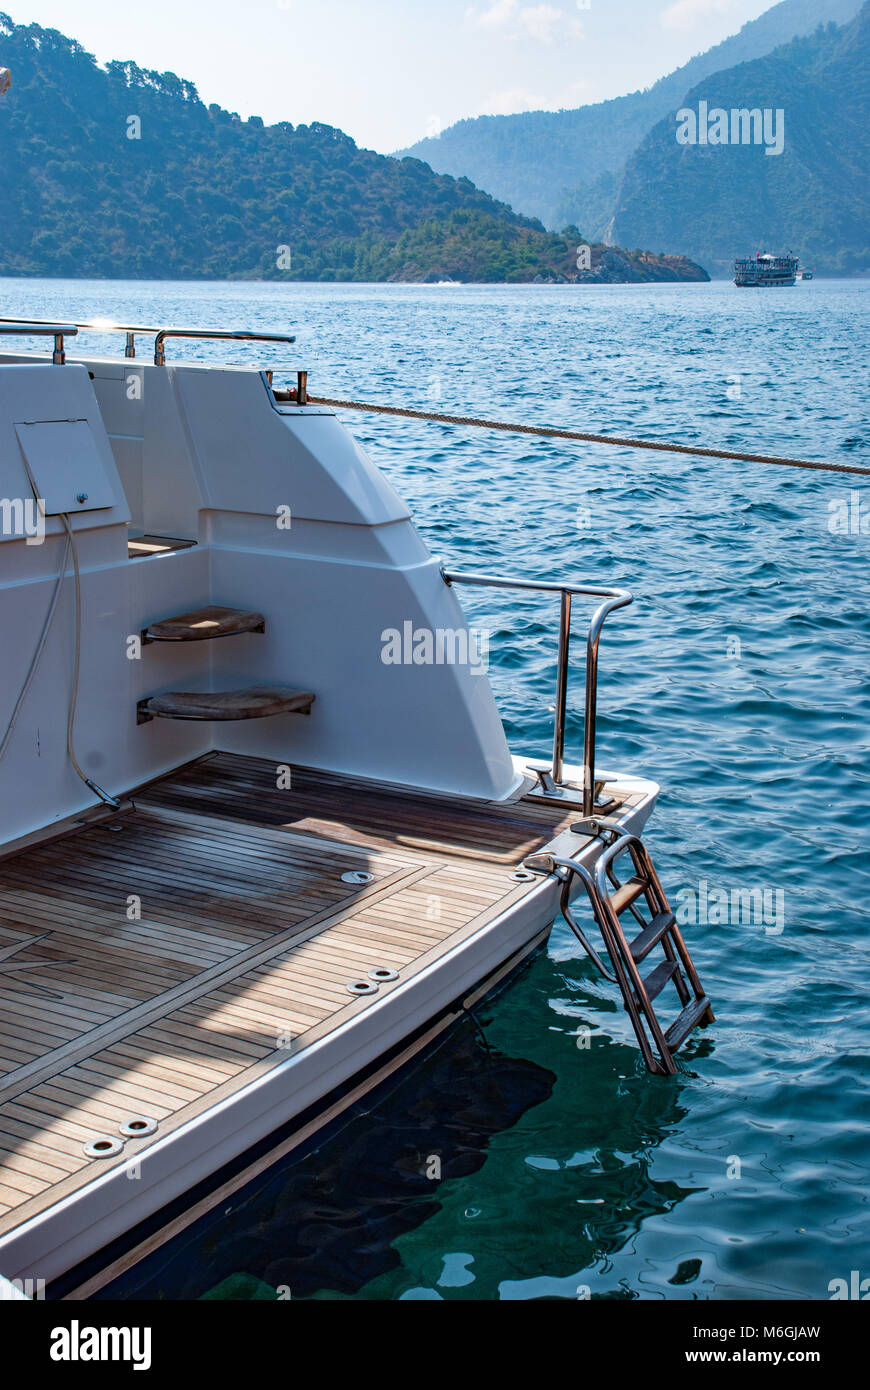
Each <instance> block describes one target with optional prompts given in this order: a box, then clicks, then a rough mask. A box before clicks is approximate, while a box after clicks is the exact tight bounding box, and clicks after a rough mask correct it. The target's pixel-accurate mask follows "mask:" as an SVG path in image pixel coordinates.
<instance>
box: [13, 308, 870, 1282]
mask: <svg viewBox="0 0 870 1390" xmlns="http://www.w3.org/2000/svg"><path fill="white" fill-rule="evenodd" d="M0 286H2V292H3V303H4V305H5V306H6V307H5V309H4V312H5V313H6V314H7V315H10V314H16V313H17V314H21V315H23V316H27V317H40V316H45V317H52V316H58V317H78V316H84V317H92V316H94V315H97V314H103V315H107V316H117V317H119V318H121V319H126V320H127V321H130V320H132V321H140V322H146V323H148V322H160V323H163V322H167V323H168V322H176V323H179V322H180V323H190V324H195V325H200V326H203V325H208V326H213V327H260V328H262V329H271V330H277V331H280V330H283V329H285V328H287V327H288V326H290V325H292V326H293V327H294V328H295V330H296V331H297V333H298V335H299V342H298V347H297V348H296V349H294V350H293V357H292V361H291V360H290V359H285V358H282V357H280V355H279V354H274V355H273V358H272V360H273V361H274V364H275V366H276V370H277V372H278V375H279V376H280V369H281V366H282V365H284V364H286V363H287V362H288V361H289V362H290V365H291V366H292V368H293V369H294V370H295V367H296V366H307V367H308V368H309V369H310V371H311V373H312V376H311V389H312V391H313V392H315V393H317V392H318V391H320V392H322V393H323V394H328V395H339V396H340V395H353V396H354V397H355V398H357V399H374V400H381V401H385V402H389V403H393V404H395V403H406V404H411V405H414V406H417V407H422V408H425V407H427V406H432V407H433V408H434V409H436V410H443V411H448V412H458V413H468V414H476V413H477V414H486V415H487V416H489V417H501V418H505V419H511V420H515V421H527V420H533V421H538V422H544V423H552V424H557V425H558V424H561V425H573V426H576V427H579V428H581V429H588V430H591V431H601V432H610V433H616V434H620V433H622V434H627V433H631V434H633V435H635V436H637V435H640V436H644V435H646V436H650V437H653V438H657V439H667V440H679V441H682V442H688V443H699V444H707V445H721V446H723V447H725V448H746V449H749V450H751V451H753V452H758V453H782V454H789V455H797V456H803V457H806V458H815V459H827V460H830V461H833V462H838V461H839V462H847V463H853V464H863V465H865V466H867V465H868V464H870V402H868V390H867V382H868V373H867V364H868V360H870V358H868V350H870V312H868V311H870V283H867V282H864V283H857V282H851V283H847V282H826V281H823V280H817V281H814V282H813V284H812V285H809V284H808V285H798V286H796V287H795V288H794V289H792V290H788V291H786V292H785V293H777V294H773V293H770V294H764V293H762V292H757V293H753V292H751V291H742V292H741V291H737V290H736V289H734V287H733V286H732V285H730V284H713V285H697V286H695V285H692V286H631V287H609V288H590V289H588V290H586V291H579V290H576V289H572V288H571V287H540V288H538V287H527V288H509V289H508V288H473V287H456V288H453V287H406V286H285V285H262V284H252V285H248V284H245V285H242V284H235V285H223V284H221V285H188V284H183V285H182V284H108V283H94V284H86V283H83V282H63V281H30V282H23V281H4V282H0ZM115 350H117V342H116V344H115ZM176 351H179V350H178V349H176ZM246 351H247V350H246V349H239V350H238V352H237V353H235V354H234V355H235V357H236V360H246ZM184 355H185V356H189V355H191V354H190V353H189V352H188V351H187V350H185V352H184ZM201 355H203V356H206V357H207V356H210V355H217V353H213V352H212V351H211V350H209V349H202V350H201ZM260 355H261V354H258V356H260ZM347 423H348V424H349V425H351V427H352V428H353V429H354V431H355V432H356V433H357V435H358V437H360V438H361V439H362V440H363V441H364V442H365V444H366V445H367V447H368V448H369V449H370V450H371V452H372V454H373V455H374V457H375V459H376V461H377V462H378V464H379V465H380V466H381V467H382V468H383V469H384V471H385V472H386V473H387V475H388V476H389V477H390V478H391V480H392V481H393V482H394V483H395V485H396V486H397V488H398V490H399V491H400V492H401V493H402V494H403V495H404V496H405V497H406V498H407V500H408V502H409V503H410V504H411V506H412V508H413V510H414V512H415V514H416V517H417V520H418V522H419V525H420V527H421V529H422V531H423V533H424V535H425V537H426V539H427V541H428V542H429V544H430V545H431V546H432V548H433V549H434V550H435V551H436V553H439V554H442V555H444V556H445V557H446V558H447V559H449V560H450V561H451V562H452V563H454V564H459V563H462V564H464V565H470V564H472V563H473V564H475V565H480V566H481V567H484V566H485V567H486V568H490V569H493V570H497V571H501V572H508V571H514V572H516V571H520V572H523V573H525V574H528V575H535V576H539V577H546V578H553V577H561V576H571V577H574V578H577V579H581V580H589V581H594V582H601V583H607V584H613V583H615V584H620V585H627V586H628V587H629V588H631V589H632V590H633V592H634V594H635V599H636V602H635V605H634V606H633V607H632V608H631V609H630V610H628V612H626V613H622V614H618V615H616V617H615V618H614V619H612V620H611V623H612V626H611V627H610V628H609V630H608V632H607V634H606V638H605V644H604V646H603V649H602V658H603V685H602V691H601V729H600V752H599V761H600V762H601V763H603V764H604V765H605V766H611V767H618V768H621V769H631V770H636V771H637V772H639V773H642V774H644V775H647V776H650V777H653V778H655V779H656V780H657V781H659V782H660V783H661V784H662V788H663V792H662V797H661V801H660V804H659V809H658V811H657V813H656V815H655V817H654V819H653V821H652V823H651V825H650V829H649V835H648V839H649V841H650V843H651V845H652V848H653V851H654V855H655V858H656V860H657V863H658V865H659V868H660V871H661V874H662V877H663V879H664V882H665V885H666V887H667V888H668V890H669V891H670V893H671V895H672V898H673V897H675V896H676V895H677V893H678V891H679V890H686V889H689V888H692V889H694V890H695V891H698V885H699V884H700V883H701V882H702V881H703V882H705V883H706V884H707V885H708V892H711V893H712V890H713V889H725V890H726V891H728V892H729V893H730V892H731V890H733V889H741V888H760V889H762V890H767V891H768V893H769V895H770V896H769V898H768V905H769V908H770V911H769V913H768V916H767V920H766V922H755V923H753V924H747V923H743V924H741V923H739V922H735V921H733V920H732V921H723V922H718V921H715V920H714V921H707V922H706V923H699V924H697V925H695V926H692V925H688V926H687V928H686V932H687V936H688V938H689V940H690V944H691V947H692V949H693V951H694V954H695V959H696V962H697V964H698V967H699V970H700V973H701V976H702V979H703V980H704V981H705V983H706V985H707V988H708V990H709V992H710V993H711V995H712V996H713V999H714V1003H715V1008H716V1013H717V1023H716V1025H715V1027H713V1028H711V1029H710V1030H709V1031H708V1032H707V1033H706V1034H702V1035H696V1041H695V1042H693V1043H692V1045H691V1046H690V1047H688V1048H687V1049H686V1050H685V1051H684V1053H683V1054H682V1060H681V1064H680V1075H679V1077H678V1078H677V1079H676V1081H674V1082H671V1081H667V1080H662V1079H657V1078H650V1077H648V1076H647V1075H646V1073H645V1071H643V1069H642V1067H641V1065H640V1063H639V1060H638V1057H637V1054H636V1051H635V1049H634V1047H633V1046H632V1045H631V1042H632V1040H631V1038H630V1034H629V1030H628V1025H627V1020H626V1019H625V1016H624V1015H623V1013H622V1011H621V1009H618V1008H617V1007H616V1003H615V1000H614V997H613V993H612V991H611V989H610V987H608V986H606V985H604V984H603V983H601V982H599V981H598V979H597V978H596V977H595V976H594V974H593V971H592V968H591V966H590V965H589V964H588V962H587V961H586V959H585V958H584V957H583V955H582V954H581V953H580V950H579V947H577V945H576V944H575V942H574V939H573V937H572V936H571V934H570V933H569V931H568V929H567V927H566V926H565V924H564V923H557V925H556V927H555V929H554V931H553V934H552V937H551V940H550V945H549V948H548V951H547V952H546V954H542V955H541V956H540V957H538V958H537V959H536V961H535V962H534V963H533V964H532V966H531V968H530V969H529V970H528V971H527V972H526V973H525V974H524V975H523V976H522V977H521V978H520V979H519V980H518V981H517V982H516V983H515V984H514V985H513V986H512V987H511V988H510V989H509V990H508V991H506V992H505V993H504V994H503V995H501V996H500V997H499V998H498V999H497V1000H496V1001H494V1002H493V1003H492V1004H491V1005H488V1006H487V1007H486V1009H485V1010H484V1011H483V1012H482V1022H483V1024H484V1026H485V1032H486V1036H487V1039H488V1042H489V1045H490V1048H491V1049H492V1056H491V1057H490V1058H489V1059H488V1060H487V1058H486V1055H485V1054H484V1052H483V1049H482V1046H481V1045H480V1044H479V1042H478V1040H477V1038H476V1036H475V1035H474V1032H473V1029H471V1028H470V1026H469V1030H467V1036H466V1035H462V1036H456V1037H454V1038H453V1039H451V1040H450V1041H449V1042H448V1043H447V1044H445V1046H444V1047H443V1048H442V1049H441V1050H440V1052H439V1053H438V1054H437V1056H435V1057H433V1058H430V1059H428V1060H426V1061H425V1062H423V1063H422V1065H420V1066H419V1067H418V1068H417V1069H415V1071H414V1072H412V1073H411V1074H410V1075H408V1076H406V1077H404V1078H403V1079H402V1080H401V1083H400V1084H399V1085H398V1086H397V1088H396V1089H395V1090H394V1093H393V1094H392V1095H391V1096H387V1097H385V1098H381V1099H380V1100H379V1102H378V1105H377V1107H376V1108H375V1109H374V1110H373V1111H370V1112H365V1111H363V1112H360V1113H354V1115H353V1116H352V1117H351V1119H350V1120H349V1121H348V1122H347V1123H346V1124H345V1125H344V1126H343V1127H342V1128H341V1130H340V1131H339V1132H338V1133H336V1134H335V1135H331V1136H330V1137H329V1138H328V1140H327V1142H326V1143H325V1144H324V1145H323V1146H321V1148H320V1149H319V1151H318V1152H316V1153H314V1154H311V1155H309V1156H308V1157H307V1158H305V1159H304V1160H302V1162H301V1163H297V1165H296V1166H295V1167H290V1168H287V1169H284V1170H280V1171H279V1172H278V1173H277V1174H273V1175H271V1177H270V1178H269V1179H268V1180H264V1181H263V1182H262V1183H260V1184H259V1185H257V1186H256V1187H255V1188H252V1189H251V1191H250V1192H248V1193H247V1194H245V1195H244V1196H242V1197H237V1198H234V1199H233V1202H232V1210H231V1211H230V1212H229V1213H227V1212H225V1211H222V1212H220V1213H219V1214H218V1215H217V1216H216V1217H215V1218H213V1219H212V1220H211V1221H210V1222H206V1223H200V1225H199V1226H197V1227H195V1228H193V1231H192V1232H190V1233H188V1235H187V1236H186V1237H184V1238H182V1239H180V1240H179V1241H177V1242H176V1243H175V1244H174V1245H173V1246H170V1247H168V1248H167V1249H166V1250H164V1251H163V1252H162V1253H161V1254H160V1255H159V1256H158V1257H155V1258H154V1259H152V1260H151V1261H149V1262H148V1263H147V1264H146V1265H144V1266H142V1267H141V1269H140V1270H139V1271H138V1272H137V1273H136V1274H134V1275H133V1276H130V1277H128V1279H127V1281H126V1282H125V1283H123V1284H121V1285H119V1286H116V1289H115V1292H116V1293H118V1294H119V1295H123V1296H142V1295H146V1296H147V1295H152V1296H153V1295H154V1294H155V1293H157V1292H159V1293H161V1294H163V1295H164V1296H167V1297H182V1296H183V1297H196V1296H200V1295H202V1294H203V1293H205V1292H206V1291H208V1290H209V1289H212V1288H214V1286H216V1285H221V1283H222V1281H225V1280H226V1279H227V1278H228V1277H229V1276H232V1275H240V1274H244V1275H246V1276H247V1281H245V1280H243V1281H242V1282H241V1283H239V1282H238V1281H236V1283H235V1284H233V1283H230V1284H224V1288H223V1292H224V1293H232V1292H233V1290H235V1292H236V1293H237V1294H240V1291H241V1290H242V1289H246V1290H247V1291H248V1292H250V1289H251V1288H256V1287H258V1285H257V1282H256V1281H261V1283H262V1284H266V1285H271V1286H272V1287H274V1286H275V1285H276V1284H278V1283H283V1284H286V1285H288V1286H289V1287H290V1288H291V1289H292V1290H294V1296H301V1297H321V1298H335V1297H357V1298H381V1299H393V1298H402V1297H404V1298H439V1297H440V1298H444V1299H452V1298H465V1299H468V1298H470V1299H496V1298H507V1299H513V1298H540V1297H555V1298H576V1297H577V1291H578V1288H581V1289H582V1288H583V1287H584V1286H586V1287H588V1288H589V1289H590V1290H591V1292H592V1294H593V1296H598V1295H600V1296H609V1297H640V1298H663V1297H664V1298H672V1299H673V1298H702V1299H703V1298H717V1299H727V1298H758V1299H767V1298H787V1299H788V1298H809V1297H821V1298H826V1297H828V1284H829V1281H830V1280H832V1279H834V1278H837V1277H848V1275H849V1272H850V1271H851V1270H853V1269H858V1270H860V1271H862V1274H863V1276H864V1277H870V1239H868V1228H870V1221H868V1214H870V1213H868V1142H867V1140H868V1113H870V1106H868V1100H870V1055H868V1028H867V1025H868V985H870V945H868V925H870V916H868V886H870V880H868V838H870V813H868V804H870V794H868V793H870V776H868V742H870V738H868V713H870V698H868V672H870V661H868V655H870V620H868V613H867V599H868V588H870V585H868V560H870V480H863V479H851V480H850V479H849V478H847V477H844V476H839V477H838V476H836V475H833V474H825V473H807V472H797V471H792V470H786V469H778V468H773V467H762V466H760V465H750V464H741V463H728V462H710V461H707V462H705V461H701V460H696V459H692V458H690V457H679V456H675V457H669V456H666V455H659V454H649V453H641V452H632V451H625V450H614V449H609V448H605V447H603V446H595V447H590V446H585V445H580V444H576V445H575V444H564V443H559V442H545V441H541V440H535V441H530V440H526V439H522V438H517V437H511V436H508V435H495V434H489V433H483V432H478V431H470V430H468V431H465V430H460V429H453V428H450V427H446V426H445V427H442V426H437V425H419V424H416V423H398V422H396V421H392V420H388V419H384V418H380V417H373V416H351V417H348V421H347ZM862 521H863V523H864V524H863V530H862V526H861V523H862ZM843 528H844V529H843ZM466 597H467V601H468V607H469V609H470V611H472V612H473V614H474V617H475V620H476V621H478V622H481V623H484V624H486V625H488V626H490V627H491V629H492V633H493V637H492V654H491V655H492V662H493V673H492V674H493V682H494V685H495V688H496V692H497V697H498V699H499V703H500V707H501V709H502V712H503V715H504V718H505V722H506V726H507V729H508V733H509V737H510V740H511V743H512V745H513V746H514V748H515V749H516V750H517V751H522V752H524V753H528V754H530V755H536V756H538V755H542V754H545V753H546V752H547V748H548V744H549V740H550V737H551V730H552V708H551V706H552V693H553V631H554V614H553V611H552V609H551V607H550V606H549V605H548V604H547V603H545V602H539V601H537V600H535V599H533V598H530V599H529V600H526V599H525V598H522V600H520V599H519V598H518V597H517V596H516V595H513V596H508V597H504V598H498V597H497V596H493V595H489V596H486V597H483V598H482V597H481V596H480V595H477V596H476V597H475V596H474V595H473V593H472V592H471V591H469V594H468V595H467V596H466V595H465V594H463V599H466ZM581 726H582V691H581V683H580V682H579V681H575V684H574V687H573V691H572V701H571V720H570V723H569V729H568V737H569V751H572V750H573V751H574V752H577V751H579V745H578V742H577V741H578V738H579V736H580V732H581ZM778 894H781V897H780V896H777V895H778ZM685 900H686V894H685V893H684V894H683V896H682V897H681V898H680V901H681V902H682V901H685ZM713 915H714V916H715V913H714V914H713ZM583 1029H590V1030H591V1047H590V1048H588V1049H583V1048H578V1046H577V1041H578V1033H580V1031H581V1030H583ZM433 1152H434V1153H441V1154H443V1155H444V1177H443V1179H442V1181H441V1182H440V1183H431V1182H428V1181H423V1182H421V1181H420V1180H419V1155H420V1154H423V1155H426V1154H430V1153H433ZM409 1175H410V1177H409Z"/></svg>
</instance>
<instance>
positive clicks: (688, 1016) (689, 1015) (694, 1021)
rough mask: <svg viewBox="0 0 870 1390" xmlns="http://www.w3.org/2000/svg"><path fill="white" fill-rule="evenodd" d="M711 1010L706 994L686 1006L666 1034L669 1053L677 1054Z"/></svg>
mask: <svg viewBox="0 0 870 1390" xmlns="http://www.w3.org/2000/svg"><path fill="white" fill-rule="evenodd" d="M709 1008H710V1000H709V999H708V998H707V996H706V994H703V995H702V996H701V998H700V999H693V1000H691V1002H690V1003H688V1004H687V1005H686V1007H685V1008H684V1009H683V1012H682V1013H681V1014H678V1015H677V1017H676V1018H675V1019H674V1021H673V1023H672V1024H671V1026H670V1028H668V1030H667V1032H666V1033H665V1042H666V1043H667V1045H668V1049H669V1051H671V1052H675V1051H676V1050H677V1048H678V1047H679V1045H680V1043H681V1042H683V1041H684V1040H685V1039H686V1038H687V1037H688V1036H689V1034H690V1033H691V1031H692V1029H693V1028H695V1027H697V1025H698V1024H699V1023H700V1022H701V1020H702V1019H703V1017H704V1015H705V1014H706V1013H707V1011H708V1010H709ZM708 1021H709V1020H708Z"/></svg>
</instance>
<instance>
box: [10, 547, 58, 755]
mask: <svg viewBox="0 0 870 1390" xmlns="http://www.w3.org/2000/svg"><path fill="white" fill-rule="evenodd" d="M69 552H70V538H69V534H67V538H66V546H65V548H64V552H63V564H62V565H61V569H60V574H59V575H58V576H57V579H56V581H55V585H54V592H53V594H52V596H51V603H50V604H49V607H48V613H47V614H46V618H45V622H44V623H43V625H42V632H41V633H40V634H39V641H38V642H37V644H36V651H35V652H34V653H33V659H32V660H31V662H30V667H29V669H28V672H27V676H26V678H25V681H24V684H23V686H22V687H21V694H20V695H19V696H18V699H17V700H16V701H15V708H14V709H13V711H12V714H11V716H10V719H9V723H8V724H7V726H6V732H5V734H4V735H3V741H2V743H0V758H2V757H3V754H4V753H5V752H6V749H7V748H8V746H9V740H10V739H11V738H12V734H13V732H14V730H15V725H16V724H17V722H18V716H19V714H20V713H21V707H22V705H23V704H24V701H25V700H26V699H27V692H28V690H29V689H30V687H31V685H32V684H33V677H34V676H35V675H36V668H37V666H38V665H39V659H40V657H41V656H42V653H43V650H44V648H45V644H46V642H47V641H48V634H49V631H50V629H51V623H52V619H53V618H54V614H55V610H56V608H57V601H58V599H59V598H60V591H61V589H62V588H63V581H64V579H65V578H66V566H67V560H68V559H69Z"/></svg>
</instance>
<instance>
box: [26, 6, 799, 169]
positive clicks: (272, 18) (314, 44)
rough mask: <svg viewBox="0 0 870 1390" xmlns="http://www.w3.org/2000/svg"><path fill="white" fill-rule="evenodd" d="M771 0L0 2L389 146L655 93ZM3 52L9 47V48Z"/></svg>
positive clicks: (122, 51)
mask: <svg viewBox="0 0 870 1390" xmlns="http://www.w3.org/2000/svg"><path fill="white" fill-rule="evenodd" d="M772 3H773V0H241V2H240V0H147V2H146V3H130V0H127V3H124V0H76V3H74V4H70V0H0V6H2V8H3V10H5V11H6V12H7V13H8V14H9V15H10V16H11V18H12V19H13V20H14V21H15V23H16V24H29V23H37V24H41V25H42V26H43V27H44V28H53V29H59V30H61V32H62V33H64V34H67V35H69V36H70V37H71V38H75V39H77V40H78V41H79V42H80V43H81V44H83V45H84V47H85V48H86V49H88V51H89V52H91V53H93V54H94V55H95V56H96V58H97V59H98V60H99V61H100V62H105V61H107V60H109V59H113V58H117V59H128V58H129V59H133V60H134V61H135V62H137V63H138V64H139V66H140V67H143V68H155V69H157V70H158V71H160V72H165V71H171V72H174V73H176V74H177V75H178V76H179V77H185V78H188V79H190V80H192V81H193V82H194V83H195V84H196V86H197V88H198V90H199V94H200V96H201V97H202V99H203V100H204V101H206V102H211V101H215V102H217V103H218V104H219V105H221V106H224V107H226V108H228V109H229V110H231V111H237V112H238V113H239V115H241V116H244V117H247V116H251V115H255V116H262V117H263V119H264V120H265V121H266V123H267V124H271V123H273V122H275V121H291V122H292V123H293V124H294V125H300V124H303V123H304V124H307V123H309V122H311V121H324V122H326V123H327V124H328V125H334V126H338V127H340V128H341V129H342V130H344V131H346V132H347V134H348V135H351V136H353V138H354V139H355V140H356V142H357V144H359V145H363V146H366V147H368V148H370V149H375V150H378V151H379V152H380V153H382V154H388V153H391V152H393V151H394V150H397V149H402V148H404V147H405V146H407V145H410V144H413V143H414V142H415V141H416V140H419V139H421V138H422V137H423V136H424V135H436V134H437V133H438V132H439V130H441V129H443V128H444V127H445V126H448V125H451V124H452V123H453V122H454V121H457V120H460V119H461V118H462V117H464V116H479V115H486V114H490V115H506V114H510V113H513V112H516V111H529V110H538V109H547V110H558V109H559V108H560V107H573V106H582V105H585V104H586V103H588V102H594V101H603V100H605V99H606V98H608V97H615V96H621V95H623V94H624V93H625V92H631V91H635V90H636V89H637V88H639V87H647V86H650V85H651V84H652V83H653V82H655V81H656V80H657V78H659V77H663V76H664V75H665V74H666V73H668V72H671V71H672V70H673V69H674V68H675V67H679V65H680V64H681V63H684V62H686V60H687V59H689V58H691V57H692V56H693V55H694V54H696V53H700V52H702V51H703V50H704V49H707V48H710V47H711V46H712V45H713V44H715V43H718V42H719V41H720V40H721V39H724V38H727V37H728V35H729V34H733V33H736V32H737V30H738V29H739V28H740V27H741V25H742V24H744V23H745V22H746V21H747V20H749V19H756V18H757V17H758V16H759V15H760V14H762V13H763V12H764V11H765V10H767V9H769V8H770V7H771V4H772ZM0 57H2V54H0Z"/></svg>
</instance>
